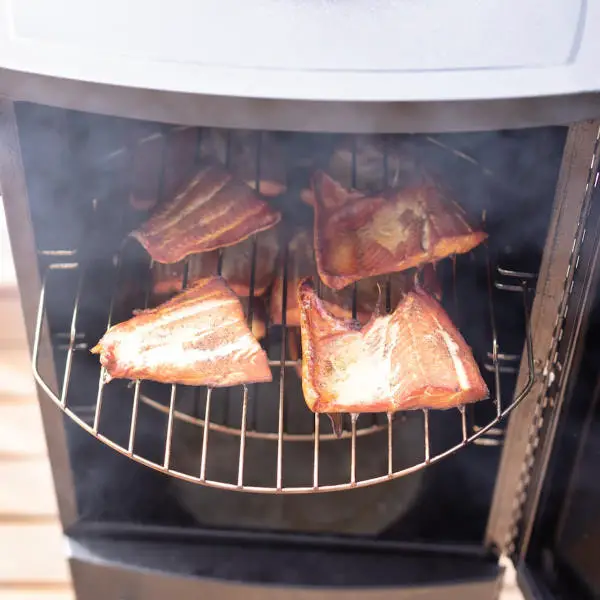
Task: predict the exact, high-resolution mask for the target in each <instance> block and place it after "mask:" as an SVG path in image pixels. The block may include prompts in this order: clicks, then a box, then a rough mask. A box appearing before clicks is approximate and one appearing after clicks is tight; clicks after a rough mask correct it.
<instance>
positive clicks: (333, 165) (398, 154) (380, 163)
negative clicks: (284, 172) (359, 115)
mask: <svg viewBox="0 0 600 600" xmlns="http://www.w3.org/2000/svg"><path fill="white" fill-rule="evenodd" d="M324 170H325V172H326V173H327V174H328V175H329V176H330V177H331V178H332V179H335V180H336V181H340V182H342V183H343V184H346V185H351V184H353V185H354V186H355V187H356V188H357V189H358V190H361V192H362V194H365V193H376V192H380V191H381V190H384V189H386V188H387V187H390V186H392V187H393V186H398V185H402V186H407V185H423V184H425V183H431V182H432V174H430V173H429V172H428V170H427V169H426V167H425V165H424V164H423V161H422V160H421V157H420V151H419V148H418V147H417V145H416V144H415V143H414V142H412V141H411V139H410V138H404V137H402V138H397V137H393V138H389V137H388V138H386V137H384V136H380V135H377V136H374V135H346V136H343V137H342V139H341V140H340V141H339V142H338V143H337V144H336V145H335V147H334V148H333V149H332V151H331V154H330V156H329V159H328V160H327V161H326V165H325V168H324ZM357 193H358V194H359V195H361V194H360V192H357ZM300 196H301V198H302V200H303V201H304V202H305V203H307V204H310V205H314V194H313V191H312V189H310V187H308V188H305V189H303V190H302V191H301V193H300Z"/></svg>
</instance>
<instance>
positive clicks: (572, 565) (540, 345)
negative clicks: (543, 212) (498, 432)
mask: <svg viewBox="0 0 600 600" xmlns="http://www.w3.org/2000/svg"><path fill="white" fill-rule="evenodd" d="M599 125H600V123H599V122H597V121H595V122H586V123H581V124H579V125H577V126H575V127H573V128H571V130H570V133H569V137H568V139H567V144H566V147H565V153H564V158H563V164H562V167H561V175H560V179H559V184H558V187H557V192H556V198H555V206H554V218H553V225H552V226H551V228H550V231H549V234H548V239H547V244H546V252H545V255H544V263H543V265H542V268H541V271H540V278H539V280H538V288H537V294H536V300H535V303H534V307H533V311H532V321H531V323H532V327H533V338H534V352H535V361H536V366H537V369H538V373H537V377H536V383H535V385H534V388H533V389H532V392H531V394H530V396H529V397H528V399H527V400H526V401H525V402H524V403H523V404H522V405H521V406H519V407H518V409H517V410H516V411H515V412H514V413H513V416H512V418H511V421H510V424H509V428H508V432H507V438H506V443H505V447H504V448H505V450H504V453H503V458H502V463H501V468H500V472H499V477H498V479H497V483H496V491H495V495H494V505H493V509H492V512H491V516H490V521H489V524H488V543H489V545H492V546H496V547H498V548H499V549H500V550H501V551H503V552H504V553H506V554H508V555H509V556H510V557H511V558H512V559H513V561H514V562H515V565H516V567H517V572H518V577H519V583H520V586H521V589H522V591H523V593H524V595H525V596H526V597H527V598H536V599H537V598H544V599H545V598H574V597H577V598H598V597H600V580H599V578H598V574H599V573H600V552H599V550H598V549H599V548H600V533H599V532H600V528H599V525H600V510H599V507H600V485H599V484H598V481H599V479H598V476H597V474H596V473H597V465H598V460H597V458H598V453H599V450H598V446H599V444H600V410H599V403H598V395H599V393H600V378H599V377H598V372H599V366H600V346H599V343H598V340H599V339H600V338H599V334H600V296H599V294H598V291H599V289H598V287H599V286H598V284H599V281H600V268H599V266H598V253H599V247H600V245H599V240H600V190H598V183H599V181H598V180H599V173H598V152H599V144H598V139H599V137H600V129H599Z"/></svg>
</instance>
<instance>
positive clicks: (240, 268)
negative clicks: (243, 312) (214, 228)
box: [221, 227, 279, 296]
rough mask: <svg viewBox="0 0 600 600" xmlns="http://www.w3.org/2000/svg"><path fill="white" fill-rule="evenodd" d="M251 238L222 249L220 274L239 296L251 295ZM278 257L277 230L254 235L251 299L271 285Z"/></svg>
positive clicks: (275, 228)
mask: <svg viewBox="0 0 600 600" xmlns="http://www.w3.org/2000/svg"><path fill="white" fill-rule="evenodd" d="M252 246H253V241H252V239H251V238H248V239H247V240H244V241H243V242H242V243H241V244H237V245H236V246H231V247H230V248H225V249H224V250H223V264H222V267H221V275H222V276H223V277H224V278H225V279H226V281H227V284H228V285H229V287H230V288H231V289H232V290H233V291H234V292H235V293H236V294H237V295H238V296H249V295H250V276H251V273H252ZM278 255H279V232H278V231H277V227H274V228H272V229H269V230H267V231H263V232H261V233H259V234H257V236H256V261H255V267H254V291H253V295H254V296H262V295H263V294H264V293H265V292H266V291H267V288H268V287H269V286H270V285H271V283H272V282H273V279H274V277H275V271H276V263H277V256H278Z"/></svg>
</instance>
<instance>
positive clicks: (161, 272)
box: [151, 252, 267, 340]
mask: <svg viewBox="0 0 600 600" xmlns="http://www.w3.org/2000/svg"><path fill="white" fill-rule="evenodd" d="M218 262H219V255H218V253H217V252H206V253H204V254H194V255H193V256H190V257H189V259H188V276H187V285H188V287H189V286H191V285H193V284H194V283H195V282H196V281H198V280H200V279H203V278H206V277H209V276H211V275H213V276H214V275H216V274H217V269H218ZM184 265H185V263H183V262H179V263H175V264H174V265H163V264H160V263H156V264H155V265H154V266H153V268H152V295H151V299H152V303H153V304H160V303H162V302H166V301H167V300H169V299H170V298H172V297H173V296H175V295H176V294H178V293H179V292H181V291H182V289H183V274H184V269H185V266H184ZM227 283H229V282H227ZM229 287H230V288H231V285H230V286H229ZM240 302H241V303H242V307H243V309H244V314H245V315H248V298H244V297H242V298H240ZM266 334H267V312H266V309H265V305H264V302H263V301H262V300H261V299H259V298H254V301H253V303H252V335H254V337H255V338H256V339H257V340H261V339H262V338H264V337H265V335H266Z"/></svg>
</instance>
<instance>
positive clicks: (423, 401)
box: [298, 279, 488, 413]
mask: <svg viewBox="0 0 600 600" xmlns="http://www.w3.org/2000/svg"><path fill="white" fill-rule="evenodd" d="M298 299H299V302H300V306H301V311H302V312H301V335H302V389H303V391H304V398H305V400H306V403H307V405H308V407H309V408H310V409H311V410H312V411H313V412H322V413H340V412H348V413H362V412H395V411H399V410H409V409H420V408H432V409H435V408H439V409H446V408H451V407H456V406H461V405H463V404H467V403H470V402H476V401H478V400H482V399H483V398H486V397H487V396H488V389H487V387H486V384H485V382H484V380H483V378H482V376H481V373H480V372H479V369H478V367H477V364H476V362H475V359H474V358H473V354H472V352H471V349H470V348H469V346H468V345H467V343H466V342H465V340H464V339H463V338H462V336H461V334H460V333H459V331H458V330H457V328H456V327H455V326H454V325H453V323H452V321H451V320H450V318H449V317H448V315H447V314H446V313H445V312H444V310H443V308H442V307H441V305H440V304H439V303H438V302H437V301H436V300H435V299H434V298H432V297H431V296H429V295H428V294H427V293H426V292H424V291H423V290H421V289H420V288H416V289H415V290H413V291H411V292H409V293H408V294H406V295H405V296H404V298H403V299H402V300H401V302H400V303H399V304H398V306H397V307H396V309H395V310H394V312H393V313H392V314H389V315H378V314H375V315H374V316H373V317H372V318H371V320H370V321H369V322H368V323H367V325H365V326H361V325H360V324H359V323H358V322H357V321H353V320H348V319H339V318H337V317H335V316H333V315H332V314H331V313H330V312H329V311H327V309H326V308H325V306H324V305H323V302H322V301H321V300H320V299H319V298H318V296H317V294H316V290H315V288H314V285H313V283H312V281H310V280H308V279H307V280H304V281H303V282H302V283H301V284H300V287H299V289H298Z"/></svg>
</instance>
